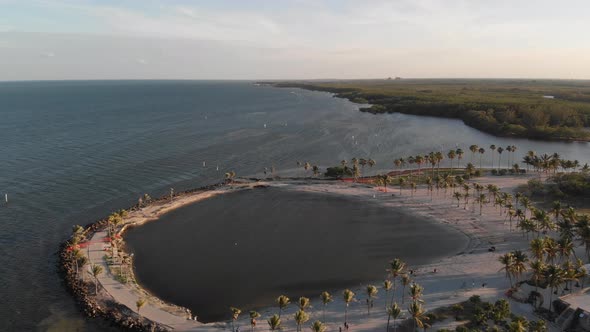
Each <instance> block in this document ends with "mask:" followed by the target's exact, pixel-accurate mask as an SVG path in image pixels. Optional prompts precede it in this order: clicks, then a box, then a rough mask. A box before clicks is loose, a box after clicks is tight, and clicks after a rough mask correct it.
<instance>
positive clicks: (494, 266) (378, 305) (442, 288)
mask: <svg viewBox="0 0 590 332" xmlns="http://www.w3.org/2000/svg"><path fill="white" fill-rule="evenodd" d="M528 179H530V176H503V177H494V176H486V177H480V178H477V179H475V180H474V181H473V182H478V183H481V184H495V185H497V186H498V187H499V188H501V190H502V191H508V192H510V191H513V190H514V188H515V187H517V186H518V185H520V184H524V183H526V181H527V180H528ZM254 185H268V186H281V187H285V188H288V189H289V190H294V191H300V192H308V193H324V194H329V195H334V194H336V195H343V196H353V197H355V198H357V199H360V200H366V201H367V202H375V201H377V202H378V203H379V204H381V205H383V206H385V207H388V208H391V209H402V210H404V211H406V212H408V213H412V214H414V215H416V216H420V217H421V218H425V219H429V220H432V221H434V222H437V223H440V224H443V225H446V226H448V227H452V228H454V229H456V230H458V231H460V232H462V233H463V234H465V235H466V236H467V237H468V238H469V242H468V245H467V246H466V247H465V249H464V250H463V251H462V252H461V253H459V254H457V255H454V256H452V257H447V258H444V259H441V260H440V261H438V262H434V263H432V264H428V265H421V266H410V267H409V268H411V269H413V270H414V274H413V280H414V281H416V282H417V283H419V284H421V285H422V286H424V288H425V291H424V294H425V296H424V300H425V305H426V308H427V309H429V310H431V309H434V308H437V307H441V306H446V305H450V304H454V303H457V302H460V301H463V300H466V299H468V298H469V297H470V296H471V295H473V294H478V295H481V296H482V298H484V299H486V300H494V299H498V298H506V297H505V295H504V292H505V291H506V290H507V288H508V286H509V285H508V280H506V279H505V277H504V274H503V273H501V272H499V270H500V268H501V265H500V263H499V262H498V257H499V256H500V255H501V254H503V253H505V252H508V251H510V250H514V249H526V248H527V247H528V242H527V241H526V240H525V239H524V238H523V237H522V235H521V233H520V232H517V231H515V230H514V229H513V231H512V232H510V230H509V224H508V222H507V221H506V220H505V217H504V216H503V215H500V211H499V209H497V208H495V207H493V206H492V205H491V204H489V205H485V206H484V207H483V210H482V214H481V215H480V214H479V207H478V206H477V207H476V206H472V204H471V203H470V204H469V205H468V207H467V209H464V207H463V204H461V206H460V207H457V202H456V200H454V199H452V198H451V196H450V195H451V193H450V190H449V191H448V192H447V194H446V195H445V193H444V190H443V189H441V190H440V191H439V192H438V193H437V192H436V189H435V190H434V194H433V195H432V197H431V194H430V192H429V191H428V190H427V188H425V187H424V188H422V187H419V188H418V189H417V190H416V191H415V193H414V194H413V196H412V195H411V193H410V190H409V189H403V190H402V194H401V195H400V192H399V189H398V188H395V187H394V188H388V191H387V192H385V191H384V190H383V188H377V187H373V186H369V185H364V184H356V183H346V182H335V181H317V180H309V181H306V180H282V181H268V182H262V181H261V182H257V183H247V184H234V185H230V186H228V187H223V188H220V189H217V190H214V191H211V192H205V193H195V194H189V195H186V197H181V198H178V199H175V200H173V201H172V202H168V203H165V204H163V205H160V206H153V207H150V208H148V209H142V210H140V211H137V212H133V213H131V214H130V216H129V218H127V219H126V224H127V225H130V224H135V225H138V224H141V223H144V222H147V221H151V220H156V219H157V218H158V217H160V216H161V215H162V214H164V213H166V212H169V211H172V210H173V209H176V208H178V207H180V206H184V205H186V204H190V203H192V202H196V201H198V200H202V199H205V198H208V197H211V196H212V195H219V194H222V193H227V192H232V191H235V190H245V189H249V188H252V187H253V186H254ZM95 236H100V234H96V235H95ZM415 245H416V246H428V245H429V244H428V243H416V244H415ZM491 246H495V247H496V251H495V252H490V251H488V249H489V248H490V247H491ZM408 250H411V248H408ZM432 250H436V247H433V248H432ZM391 258H394V257H391ZM91 259H92V261H93V262H94V263H97V264H99V263H102V256H101V257H100V258H98V257H92V256H91ZM387 263H388V262H387V261H385V262H383V265H384V266H386V265H387ZM435 269H436V273H434V272H433V271H434V270H435ZM111 279H112V277H111ZM99 280H100V281H101V283H103V286H105V289H106V290H107V292H109V293H111V291H113V292H114V291H115V290H114V289H113V288H114V287H117V291H116V293H117V294H112V293H111V295H112V296H113V297H114V298H115V300H117V301H118V302H121V303H134V302H135V301H136V299H137V298H139V297H140V296H146V294H145V293H141V292H140V291H138V289H137V288H136V289H133V288H132V287H129V286H123V285H121V284H119V285H114V284H113V283H112V282H111V280H109V274H105V275H104V276H103V277H102V278H99ZM366 284H374V285H376V286H378V288H379V294H378V296H377V299H376V300H375V303H374V309H373V311H372V312H371V315H370V317H367V312H366V305H365V299H366V295H365V294H364V286H365V285H363V286H361V287H355V288H351V289H352V290H353V291H354V292H355V293H356V296H355V298H356V300H355V302H353V303H352V304H351V307H350V308H349V325H350V327H351V328H352V329H355V330H363V331H377V330H383V329H385V326H386V322H387V316H386V314H385V310H384V309H383V308H385V294H384V291H383V290H382V289H381V288H382V287H381V284H382V280H373V281H371V280H367V282H366ZM484 286H485V287H484ZM390 294H391V293H390ZM289 295H290V294H289ZM277 296H278V294H277ZM333 297H334V302H332V303H330V304H329V305H328V306H327V308H326V322H325V323H326V324H327V325H328V329H329V330H330V331H337V330H338V329H339V327H341V326H342V324H343V322H344V318H343V316H344V303H343V301H342V299H341V297H342V296H341V291H338V292H335V293H334V294H333ZM291 298H292V302H294V301H296V296H291ZM396 298H397V299H398V301H399V299H401V287H399V288H398V290H397V294H396ZM311 300H312V306H313V309H312V310H311V318H310V322H312V321H315V320H318V319H319V320H323V319H322V310H321V309H322V305H321V303H320V301H319V294H318V296H316V297H313V298H312V299H311ZM511 304H512V310H513V312H515V313H517V314H521V315H525V316H527V317H529V318H530V319H538V318H536V317H534V316H532V314H531V310H530V309H529V308H528V305H522V304H519V303H516V302H513V301H511ZM404 307H407V301H406V303H405V304H404ZM130 309H132V310H136V308H134V307H133V305H130ZM176 309H177V310H171V307H170V306H167V305H165V304H163V303H162V302H159V301H156V300H154V299H151V300H150V301H149V303H148V305H146V307H144V308H142V309H141V314H142V315H144V316H146V317H147V318H149V319H152V320H154V321H158V322H161V323H163V324H165V325H168V326H170V327H172V328H174V329H177V330H199V331H206V330H219V329H220V328H228V325H226V324H227V322H220V323H210V324H201V323H198V322H194V321H188V320H186V318H187V317H186V313H183V312H182V310H181V309H179V308H176ZM242 309H243V314H242V316H241V317H240V318H239V319H238V321H237V322H236V324H237V326H240V328H241V329H245V328H249V325H250V324H249V320H248V319H247V310H248V308H242ZM295 310H296V306H295V305H293V304H292V305H290V306H289V307H288V308H287V310H286V311H284V312H283V329H284V330H295V328H296V325H295V323H294V320H293V318H292V316H293V313H294V312H295ZM277 311H278V309H277V308H274V307H269V308H267V309H265V310H261V314H262V317H261V318H260V319H259V326H260V328H263V329H266V328H267V326H266V322H265V320H266V318H267V317H268V316H270V315H272V314H274V313H277ZM171 312H172V313H171ZM163 313H166V315H165V314H163ZM195 314H197V315H198V313H195ZM455 324H457V323H455V322H454V321H449V322H443V323H441V324H437V325H435V326H434V327H433V329H434V330H436V329H438V328H442V327H453V326H454V325H455Z"/></svg>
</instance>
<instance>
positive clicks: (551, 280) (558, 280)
mask: <svg viewBox="0 0 590 332" xmlns="http://www.w3.org/2000/svg"><path fill="white" fill-rule="evenodd" d="M563 279H564V272H563V270H562V269H561V268H560V267H559V266H556V265H553V264H551V265H549V266H547V268H546V269H545V280H546V281H547V285H548V286H549V287H550V288H551V292H550V293H549V310H551V304H552V302H553V293H554V292H555V293H556V292H557V288H558V287H559V286H561V284H562V283H563Z"/></svg>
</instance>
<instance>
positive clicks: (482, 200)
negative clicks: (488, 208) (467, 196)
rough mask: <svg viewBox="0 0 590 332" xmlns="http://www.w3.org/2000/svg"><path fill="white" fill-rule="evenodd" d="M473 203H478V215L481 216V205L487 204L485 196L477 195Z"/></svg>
mask: <svg viewBox="0 0 590 332" xmlns="http://www.w3.org/2000/svg"><path fill="white" fill-rule="evenodd" d="M475 201H476V202H477V203H479V215H480V216H481V210H482V208H483V205H484V204H485V203H486V202H487V199H486V194H483V193H482V194H479V196H478V197H476V198H475Z"/></svg>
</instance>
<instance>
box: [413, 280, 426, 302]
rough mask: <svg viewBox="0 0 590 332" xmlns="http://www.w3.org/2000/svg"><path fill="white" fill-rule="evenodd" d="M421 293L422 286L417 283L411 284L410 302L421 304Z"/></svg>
mask: <svg viewBox="0 0 590 332" xmlns="http://www.w3.org/2000/svg"><path fill="white" fill-rule="evenodd" d="M423 291H424V288H423V287H422V286H420V285H419V284H417V283H412V284H411V285H410V297H412V301H418V302H423V301H422V300H421V298H422V292H423Z"/></svg>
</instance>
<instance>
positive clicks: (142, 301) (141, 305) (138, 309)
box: [135, 299, 145, 313]
mask: <svg viewBox="0 0 590 332" xmlns="http://www.w3.org/2000/svg"><path fill="white" fill-rule="evenodd" d="M144 305H145V299H139V300H137V302H135V306H136V307H137V313H139V311H140V310H141V308H142V307H143V306H144Z"/></svg>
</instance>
